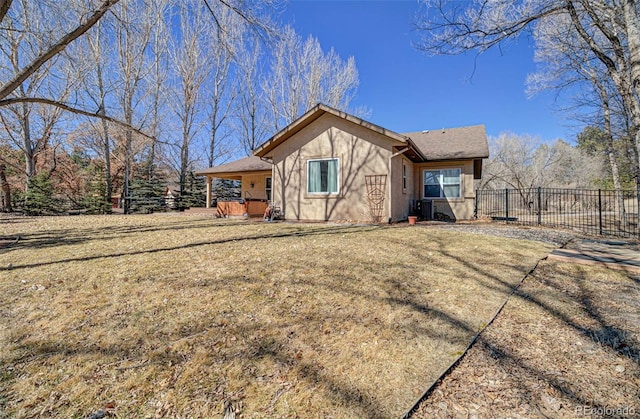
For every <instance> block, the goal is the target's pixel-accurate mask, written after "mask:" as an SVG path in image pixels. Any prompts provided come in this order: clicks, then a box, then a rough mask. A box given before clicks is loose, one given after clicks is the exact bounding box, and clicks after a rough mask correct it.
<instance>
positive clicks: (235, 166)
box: [196, 156, 272, 176]
mask: <svg viewBox="0 0 640 419" xmlns="http://www.w3.org/2000/svg"><path fill="white" fill-rule="evenodd" d="M271 167H272V164H271V163H269V162H266V161H264V160H262V159H261V158H260V157H256V156H251V157H245V158H243V159H240V160H234V161H232V162H229V163H225V164H221V165H219V166H214V167H210V168H208V169H204V170H199V171H197V172H196V175H198V176H206V175H215V174H226V175H229V174H234V173H242V172H257V171H262V170H271Z"/></svg>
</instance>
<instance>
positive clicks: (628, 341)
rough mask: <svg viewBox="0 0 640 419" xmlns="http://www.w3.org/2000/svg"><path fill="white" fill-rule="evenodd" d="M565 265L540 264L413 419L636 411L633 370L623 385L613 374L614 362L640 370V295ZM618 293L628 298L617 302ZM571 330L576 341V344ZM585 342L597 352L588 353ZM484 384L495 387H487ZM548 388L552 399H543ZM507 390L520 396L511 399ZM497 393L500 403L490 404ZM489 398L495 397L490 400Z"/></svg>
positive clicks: (625, 285)
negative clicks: (456, 413)
mask: <svg viewBox="0 0 640 419" xmlns="http://www.w3.org/2000/svg"><path fill="white" fill-rule="evenodd" d="M564 264H566V262H558V261H554V262H544V263H543V264H542V265H541V266H540V267H539V268H538V269H536V270H535V271H534V272H533V273H532V274H531V275H530V276H529V277H527V278H526V280H525V282H524V286H522V287H521V288H519V289H518V290H516V292H515V297H514V299H513V300H514V302H516V301H518V300H520V302H518V303H517V304H515V305H514V304H513V303H511V304H507V307H506V309H505V311H503V313H502V314H501V315H500V316H499V317H498V319H497V321H496V323H494V324H493V325H492V326H491V327H490V328H489V329H487V330H486V333H483V334H482V335H481V336H480V338H479V339H478V341H477V343H476V345H475V346H474V347H473V348H472V349H471V351H470V352H469V353H468V354H467V355H466V356H465V358H466V359H463V360H462V362H461V363H460V364H459V366H458V367H456V368H455V369H454V370H453V371H451V372H450V374H448V375H447V376H446V377H445V378H444V379H443V380H442V381H439V382H438V383H437V384H436V385H435V386H434V387H432V388H430V389H429V392H428V393H427V394H426V395H425V397H424V398H423V400H422V404H421V405H420V406H418V407H417V409H416V410H415V411H414V412H410V413H413V414H412V415H410V416H412V417H433V416H439V415H442V414H443V413H446V410H445V411H443V410H442V407H441V405H448V407H449V408H451V406H452V405H453V406H457V408H462V409H467V411H469V410H468V409H471V410H474V411H475V412H476V413H477V414H480V415H484V414H492V415H494V414H495V415H498V416H500V415H502V414H505V415H506V414H509V415H516V416H517V415H518V413H516V412H518V410H517V409H518V406H520V405H524V406H528V409H532V410H529V411H528V412H525V414H526V415H531V414H539V415H542V416H544V417H563V416H567V415H576V414H577V412H578V410H577V409H579V408H580V407H589V408H592V409H594V411H598V410H600V411H602V412H605V411H606V409H607V408H608V409H611V408H618V407H619V408H623V407H625V406H624V405H620V404H624V403H630V404H628V405H627V406H626V407H627V408H629V407H631V408H637V406H633V403H635V402H636V401H637V399H636V398H635V397H634V396H633V395H634V393H635V392H636V390H637V382H636V384H634V383H633V380H630V378H629V377H632V376H634V372H633V369H634V368H633V367H629V366H627V369H629V368H631V371H628V372H626V373H625V374H626V375H627V377H628V378H627V379H626V380H625V379H622V380H619V379H616V373H615V372H614V371H613V367H614V366H615V365H616V363H624V362H623V361H621V360H620V358H618V359H617V360H616V358H617V357H624V358H626V359H629V360H630V361H631V363H632V364H635V365H636V366H637V365H639V363H640V348H639V347H638V341H639V338H640V333H639V332H640V329H639V328H638V326H639V325H640V322H638V319H639V318H640V315H638V314H637V313H640V290H639V289H638V288H637V286H634V285H633V283H630V282H627V283H625V281H624V280H622V279H615V276H614V277H613V279H612V276H609V275H607V276H605V277H604V279H602V278H597V277H596V278H594V277H593V275H594V271H593V270H589V269H585V268H584V267H582V266H581V265H574V268H573V269H572V270H570V269H567V268H566V267H563V266H562V265H564ZM571 272H573V273H571ZM613 272H615V271H610V273H611V274H612V275H613ZM616 275H617V274H616ZM619 275H620V276H621V277H624V276H625V275H624V274H622V273H619ZM627 279H630V278H627ZM603 281H613V282H614V283H615V284H617V285H619V286H620V288H618V289H617V291H615V292H614V293H613V294H608V295H607V294H606V291H607V290H608V289H610V288H609V285H611V283H609V284H607V283H606V282H603ZM615 284H614V285H615ZM614 289H615V288H614ZM622 294H624V295H625V296H626V297H627V298H621V296H622ZM603 295H606V296H604V297H603ZM614 301H615V304H613V302H614ZM612 305H615V308H612ZM529 307H530V308H529ZM531 310H533V312H532V311H531ZM532 313H533V314H532ZM545 314H548V315H549V318H545V316H544V315H545ZM631 316H635V317H631ZM630 317H631V318H630ZM571 331H573V332H577V334H578V336H575V337H573V336H572V335H571ZM558 334H561V335H558ZM580 335H582V339H581V338H580ZM582 341H586V342H587V344H586V345H587V346H585V344H584V343H582ZM589 341H591V342H593V343H594V345H593V347H594V348H595V349H589V348H590V346H588V342H589ZM585 348H586V349H585ZM604 362H606V363H604ZM609 363H612V364H613V365H611V364H609ZM635 369H636V370H637V368H635ZM623 371H624V369H623ZM505 373H506V374H508V375H507V376H506V378H505V376H503V374H505ZM449 375H451V376H452V378H451V379H449ZM489 382H492V383H498V386H497V387H493V388H489V387H487V384H489ZM541 383H543V384H541ZM479 384H480V385H479ZM545 385H546V386H548V387H550V388H551V389H553V390H555V394H554V393H548V392H546V391H545ZM509 386H513V388H517V389H518V390H517V391H516V393H515V394H514V393H512V392H511V391H510V390H508V389H507V388H508V387H509ZM501 388H503V389H504V390H503V393H500V394H501V397H499V399H500V400H499V402H496V401H493V400H494V398H495V394H497V393H496V392H500V391H501V390H500V389H501ZM505 390H506V392H507V394H504V392H505ZM436 392H437V393H436ZM492 392H493V394H494V397H488V394H491V393H492ZM551 394H554V396H552V395H551ZM622 394H625V395H626V400H625V397H622V396H621V395H622ZM544 397H547V399H545V398H544ZM479 400H482V401H481V402H479ZM443 403H444V404H443ZM477 403H479V404H477ZM474 405H475V406H474ZM520 412H521V413H522V411H520ZM614 415H615V414H614Z"/></svg>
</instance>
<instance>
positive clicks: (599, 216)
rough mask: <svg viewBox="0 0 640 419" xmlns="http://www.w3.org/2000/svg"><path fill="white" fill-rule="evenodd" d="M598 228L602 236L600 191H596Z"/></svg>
mask: <svg viewBox="0 0 640 419" xmlns="http://www.w3.org/2000/svg"><path fill="white" fill-rule="evenodd" d="M598 227H599V230H600V235H601V236H602V189H598Z"/></svg>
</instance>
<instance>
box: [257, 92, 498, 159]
mask: <svg viewBox="0 0 640 419" xmlns="http://www.w3.org/2000/svg"><path fill="white" fill-rule="evenodd" d="M327 113H329V114H332V115H334V116H337V117H338V118H342V119H344V120H347V121H350V122H352V123H354V124H357V125H360V126H363V127H365V128H367V129H370V130H372V131H375V132H377V133H379V134H382V135H385V136H387V137H389V138H391V139H392V140H395V141H398V142H399V143H401V144H406V145H407V146H408V147H409V151H407V152H406V153H405V154H406V155H407V156H408V157H410V158H411V160H414V161H432V160H453V159H483V158H487V157H489V146H488V145H487V133H486V131H485V127H484V125H474V126H469V127H461V128H447V129H441V130H434V131H419V132H410V133H405V134H398V133H397V132H394V131H391V130H388V129H386V128H383V127H381V126H379V125H376V124H373V123H371V122H368V121H365V120H364V119H362V118H358V117H357V116H353V115H350V114H348V113H346V112H342V111H340V110H338V109H334V108H332V107H330V106H327V105H323V104H321V103H319V104H317V105H316V106H314V107H313V108H311V109H310V110H309V111H307V112H306V113H305V114H304V115H302V116H301V117H299V118H298V119H296V120H295V121H293V122H292V123H291V124H289V125H288V126H287V127H285V128H284V129H282V130H281V131H280V132H278V133H277V134H276V135H274V136H273V137H271V138H270V139H269V140H267V141H266V142H264V143H263V144H262V145H260V146H259V147H258V148H257V149H256V150H255V151H254V152H253V154H254V155H255V156H258V157H267V156H268V153H269V152H270V151H271V150H273V149H274V148H276V147H277V146H279V145H280V144H282V143H283V142H285V141H286V140H287V139H289V138H290V137H292V136H293V135H295V134H296V133H298V132H300V130H302V129H303V128H305V127H306V126H308V125H310V124H311V123H312V122H313V121H315V120H316V119H318V118H320V117H321V116H322V115H324V114H327Z"/></svg>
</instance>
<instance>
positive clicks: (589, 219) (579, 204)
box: [475, 188, 640, 237]
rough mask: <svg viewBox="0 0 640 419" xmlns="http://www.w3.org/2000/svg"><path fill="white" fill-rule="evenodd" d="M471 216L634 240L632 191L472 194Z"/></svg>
mask: <svg viewBox="0 0 640 419" xmlns="http://www.w3.org/2000/svg"><path fill="white" fill-rule="evenodd" d="M475 215H476V217H477V218H491V219H493V220H496V221H505V222H507V223H514V224H521V225H538V226H546V227H562V228H570V229H576V230H580V231H583V232H585V233H588V234H593V235H602V236H616V237H638V236H639V234H640V230H639V228H638V220H639V219H638V199H637V195H636V192H635V191H622V192H621V193H620V194H617V193H616V191H613V190H604V189H598V190H589V189H555V188H532V189H500V190H487V189H480V190H478V191H476V204H475Z"/></svg>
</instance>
